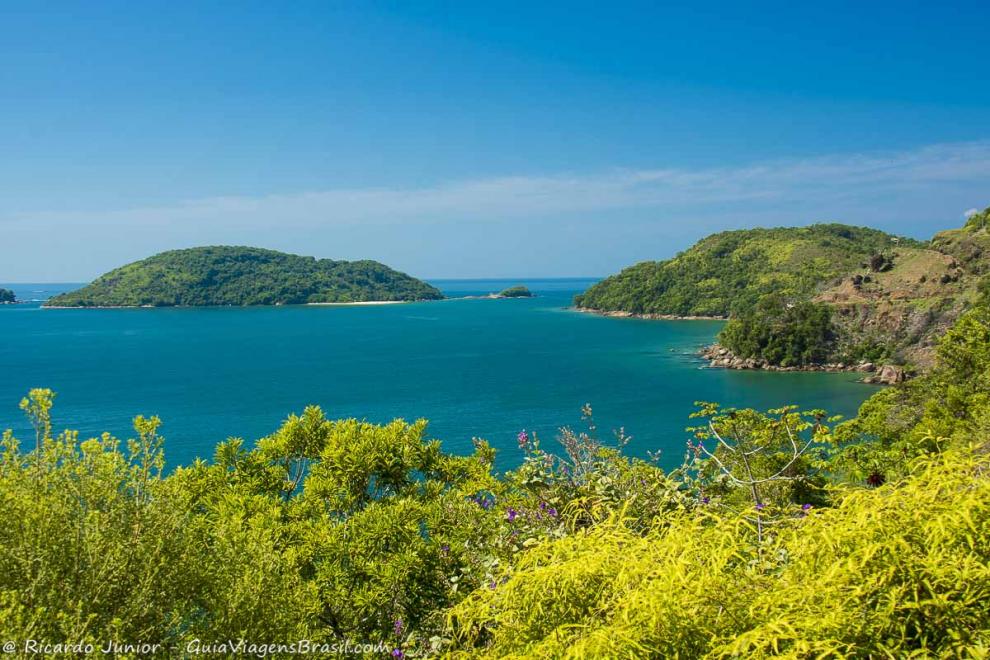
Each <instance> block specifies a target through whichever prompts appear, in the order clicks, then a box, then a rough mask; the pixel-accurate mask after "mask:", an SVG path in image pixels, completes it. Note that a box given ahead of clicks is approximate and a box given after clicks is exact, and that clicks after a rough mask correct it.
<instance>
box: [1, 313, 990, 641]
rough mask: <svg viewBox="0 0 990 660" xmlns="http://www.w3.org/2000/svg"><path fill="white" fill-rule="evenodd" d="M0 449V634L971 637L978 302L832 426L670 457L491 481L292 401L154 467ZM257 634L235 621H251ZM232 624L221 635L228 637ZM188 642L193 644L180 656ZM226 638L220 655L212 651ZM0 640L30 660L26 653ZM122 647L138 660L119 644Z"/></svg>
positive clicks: (46, 419)
mask: <svg viewBox="0 0 990 660" xmlns="http://www.w3.org/2000/svg"><path fill="white" fill-rule="evenodd" d="M53 400H54V395H53V393H52V392H50V391H48V390H32V391H31V392H30V393H29V395H28V396H27V397H26V398H25V399H24V401H23V402H22V403H21V407H22V409H23V410H24V411H25V413H26V414H27V415H28V417H29V419H30V421H31V423H32V425H33V427H34V429H35V433H34V434H33V436H34V437H30V438H22V439H16V438H15V437H14V435H13V434H12V433H11V432H9V431H8V432H6V433H5V434H4V436H3V440H2V444H0V507H2V510H3V512H4V524H3V525H0V638H2V639H4V640H13V643H14V644H15V646H14V648H15V649H23V648H26V647H25V644H26V643H27V642H26V641H25V638H26V637H27V636H28V635H30V637H31V638H33V639H44V640H47V641H48V642H49V643H78V644H93V645H96V646H97V648H98V647H99V644H101V643H103V642H105V640H107V639H112V640H116V641H117V642H118V643H129V642H130V643H133V642H137V641H141V640H143V641H150V642H154V643H156V644H160V645H162V646H161V649H160V650H159V651H158V655H162V656H182V655H190V654H195V653H196V651H195V648H196V645H197V644H202V642H201V641H198V640H240V639H244V640H247V641H248V642H249V643H254V644H259V643H265V644H276V645H277V644H285V645H286V646H285V648H281V647H278V646H274V647H269V646H265V648H264V649H260V648H257V647H256V648H253V650H249V651H247V652H246V653H248V654H251V655H259V654H262V653H263V654H266V655H272V656H278V655H289V654H298V653H299V650H298V649H299V647H298V646H297V647H295V650H292V649H290V648H289V646H288V645H289V644H293V643H295V644H297V645H298V644H301V643H302V642H297V641H296V640H306V641H305V644H306V645H308V646H307V648H310V649H312V648H314V645H315V648H316V651H310V653H313V652H315V653H317V654H318V655H321V656H327V655H333V654H334V653H335V652H336V651H334V649H339V648H341V646H340V645H342V644H344V643H345V642H347V641H348V640H350V642H351V643H362V644H369V645H373V648H375V649H377V651H375V650H371V648H372V647H371V646H369V648H368V650H367V652H366V653H365V655H366V656H367V657H382V656H391V657H394V658H401V657H408V658H412V657H436V656H448V657H455V658H461V657H463V658H468V657H470V658H478V657H491V658H497V657H508V656H511V657H546V658H550V657H553V658H557V657H573V658H588V657H628V658H632V657H635V658H660V657H776V656H781V657H850V656H857V657H980V656H981V654H984V653H985V651H986V649H987V648H988V647H990V609H988V608H987V607H986V604H987V602H990V544H988V543H986V539H987V538H990V424H988V421H987V420H990V307H988V306H987V303H986V301H983V302H979V301H978V302H977V303H976V304H975V306H974V307H973V309H971V310H970V311H968V312H966V313H965V314H964V315H963V316H962V317H961V318H960V319H959V320H958V321H957V322H956V323H955V324H954V326H953V327H952V328H951V329H950V330H949V331H947V332H946V333H945V335H944V337H943V338H942V339H941V341H940V343H939V347H938V351H937V361H936V364H935V366H934V367H933V369H932V370H931V371H930V372H929V373H928V374H927V375H924V376H922V377H920V378H918V379H916V380H914V381H910V382H908V383H904V384H901V385H898V386H895V387H891V388H888V389H885V390H883V391H881V392H879V393H877V394H876V395H875V396H873V397H872V398H871V399H869V400H868V401H867V402H866V403H864V404H863V406H862V408H861V409H860V412H859V415H858V417H856V418H855V419H853V420H850V421H847V422H842V421H840V420H837V419H833V418H829V417H828V416H827V414H826V413H825V412H823V411H798V410H795V409H794V408H788V407H782V408H780V409H777V410H771V411H769V412H765V413H764V412H759V411H755V410H727V409H722V408H720V407H719V406H717V405H715V404H699V408H698V410H697V412H696V413H695V414H694V418H695V420H696V425H695V427H694V428H693V429H690V434H689V442H688V446H687V452H686V455H685V460H684V463H683V465H682V466H681V467H680V468H679V469H677V470H675V471H673V472H664V471H662V470H661V469H659V468H658V467H657V465H656V464H655V463H654V462H653V461H649V460H641V459H637V458H629V457H627V456H626V455H625V454H624V453H623V446H624V444H625V442H626V440H627V439H626V438H625V437H624V436H623V435H622V434H621V433H619V434H618V435H617V439H616V440H615V441H610V442H605V441H603V440H600V439H599V437H598V433H597V430H596V428H595V426H594V423H593V422H592V421H591V409H590V407H589V408H586V409H585V410H584V416H585V418H586V420H587V422H588V430H587V431H575V430H571V429H569V428H564V429H562V430H561V432H560V436H559V438H558V441H559V443H558V444H557V445H554V444H551V443H547V442H545V441H543V440H542V439H541V438H537V437H535V436H533V435H531V434H529V433H527V432H525V431H520V432H519V435H518V441H519V442H518V451H519V452H520V454H519V456H520V459H521V465H520V466H519V467H518V468H517V469H515V470H513V471H511V472H509V473H507V474H504V475H497V474H496V473H495V472H494V469H493V458H494V453H493V450H492V449H491V447H490V446H489V445H488V444H487V443H485V442H484V441H482V440H476V441H475V453H474V454H473V455H470V456H457V455H452V454H449V453H447V452H445V451H444V450H443V448H442V445H441V444H440V443H439V442H438V441H436V440H432V439H430V437H429V435H428V431H427V425H426V422H425V421H418V422H414V423H408V422H405V421H402V420H396V421H394V422H392V423H390V424H386V425H376V424H370V423H367V422H361V421H357V420H353V419H344V420H331V419H327V418H326V417H325V416H324V415H323V413H322V412H321V411H320V409H318V408H316V407H309V408H306V409H305V410H304V411H303V413H302V414H301V415H292V416H290V417H289V418H288V419H287V420H286V421H285V423H284V424H283V425H282V426H281V428H279V429H277V430H275V431H274V432H273V433H272V434H271V435H270V436H267V437H265V438H262V439H260V440H258V441H257V442H256V443H255V444H254V445H253V446H249V445H248V444H247V443H245V442H244V441H243V440H240V439H231V440H228V441H226V442H223V443H221V444H220V445H219V446H218V447H217V449H216V453H215V456H214V458H213V460H211V461H197V462H195V463H193V464H191V465H187V466H183V467H180V468H177V469H175V470H174V471H173V472H171V473H166V471H165V470H164V467H163V466H164V464H163V457H162V456H163V455H162V443H163V440H162V438H161V436H160V435H159V433H158V430H159V424H160V422H159V420H158V419H157V418H154V417H151V418H148V417H137V418H136V419H135V421H134V429H135V434H134V438H133V439H132V440H130V441H127V442H121V441H119V440H117V439H116V438H114V437H112V436H110V435H109V434H104V435H102V436H100V437H97V438H91V439H84V438H81V437H80V436H79V435H78V434H77V433H75V432H73V431H64V432H61V433H59V432H57V431H56V428H57V426H56V425H57V424H58V421H57V420H56V418H53V410H55V409H53V407H52V406H53ZM252 640H253V641H252ZM232 643H233V642H232ZM190 649H192V650H190ZM221 654H222V655H234V654H244V652H234V651H228V652H221ZM23 655H25V656H26V655H31V653H28V652H24V653H23ZM131 655H135V653H132V654H131Z"/></svg>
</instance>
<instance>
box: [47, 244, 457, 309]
mask: <svg viewBox="0 0 990 660" xmlns="http://www.w3.org/2000/svg"><path fill="white" fill-rule="evenodd" d="M443 297H444V296H443V293H441V292H440V290H439V289H437V288H435V287H433V286H431V285H429V284H427V283H425V282H423V281H421V280H417V279H415V278H413V277H410V276H409V275H406V274H405V273H400V272H398V271H396V270H393V269H391V268H389V267H388V266H385V265H384V264H380V263H378V262H376V261H367V260H365V261H333V260H330V259H316V258H314V257H301V256H297V255H294V254H285V253H283V252H276V251H274V250H265V249H261V248H253V247H231V246H211V247H198V248H189V249H184V250H171V251H169V252H162V253H161V254H157V255H155V256H153V257H149V258H147V259H143V260H141V261H136V262H134V263H131V264H127V265H126V266H122V267H120V268H117V269H115V270H112V271H110V272H109V273H106V274H104V275H101V276H100V277H98V278H97V279H96V280H94V281H93V282H92V283H91V284H90V285H88V286H86V287H83V288H82V289H79V290H77V291H72V292H69V293H63V294H61V295H58V296H54V297H53V298H51V299H50V300H48V302H46V303H45V306H46V307H172V306H180V305H181V306H211V305H233V306H248V305H299V304H307V303H356V302H368V301H413V300H438V299H441V298H443Z"/></svg>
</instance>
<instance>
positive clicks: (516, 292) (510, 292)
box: [498, 284, 533, 298]
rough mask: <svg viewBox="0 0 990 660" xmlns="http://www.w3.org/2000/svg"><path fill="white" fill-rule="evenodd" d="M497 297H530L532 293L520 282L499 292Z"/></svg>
mask: <svg viewBox="0 0 990 660" xmlns="http://www.w3.org/2000/svg"><path fill="white" fill-rule="evenodd" d="M498 297H499V298H532V297H533V293H532V292H531V291H530V290H529V289H527V288H526V287H524V286H523V285H521V284H518V285H516V286H510V287H509V288H508V289H504V290H502V291H500V292H499V294H498Z"/></svg>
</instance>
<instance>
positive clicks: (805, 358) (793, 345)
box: [718, 296, 836, 367]
mask: <svg viewBox="0 0 990 660" xmlns="http://www.w3.org/2000/svg"><path fill="white" fill-rule="evenodd" d="M718 340H719V342H720V343H721V344H722V346H725V347H726V348H728V349H729V350H730V351H732V352H733V353H734V354H735V355H736V356H738V357H741V358H757V359H760V360H764V361H766V362H768V363H770V364H774V365H779V366H784V367H793V366H801V365H807V364H822V363H824V362H827V361H828V360H829V358H831V357H832V355H833V353H834V351H835V344H836V329H835V326H834V325H833V323H832V310H831V308H830V307H828V306H826V305H822V304H818V303H812V302H794V303H791V302H787V301H786V300H784V299H781V298H779V297H775V296H769V297H767V298H764V299H762V300H761V301H760V302H759V303H758V304H757V305H756V306H755V307H753V308H752V309H748V310H746V311H744V312H742V313H741V314H740V315H738V316H736V317H734V318H732V319H731V320H730V321H729V322H728V323H726V324H725V327H724V328H722V331H721V332H720V333H719V335H718Z"/></svg>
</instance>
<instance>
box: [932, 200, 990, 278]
mask: <svg viewBox="0 0 990 660" xmlns="http://www.w3.org/2000/svg"><path fill="white" fill-rule="evenodd" d="M932 246H933V247H934V248H935V249H937V250H939V251H940V252H944V253H945V254H949V255H952V256H953V257H955V258H956V259H958V260H959V262H960V263H961V264H962V265H963V266H964V267H965V268H966V270H968V271H971V272H974V273H977V274H981V275H982V274H987V273H990V259H988V258H987V257H988V256H990V208H986V209H983V211H980V212H979V213H974V214H973V215H971V216H970V217H969V218H968V219H967V220H966V224H965V225H964V226H963V227H962V228H961V229H951V230H948V231H943V232H939V233H938V234H936V235H935V237H934V238H933V239H932Z"/></svg>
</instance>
